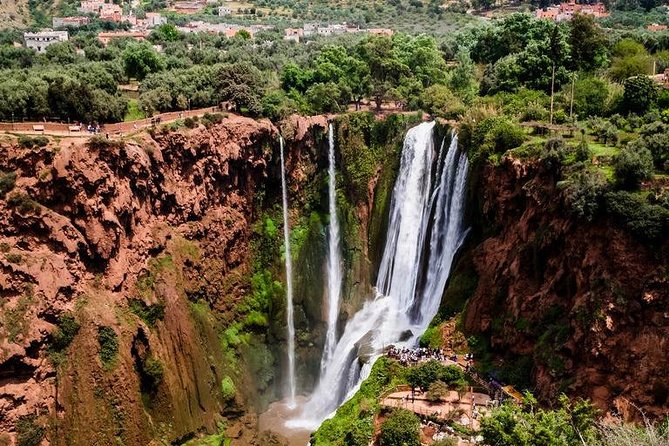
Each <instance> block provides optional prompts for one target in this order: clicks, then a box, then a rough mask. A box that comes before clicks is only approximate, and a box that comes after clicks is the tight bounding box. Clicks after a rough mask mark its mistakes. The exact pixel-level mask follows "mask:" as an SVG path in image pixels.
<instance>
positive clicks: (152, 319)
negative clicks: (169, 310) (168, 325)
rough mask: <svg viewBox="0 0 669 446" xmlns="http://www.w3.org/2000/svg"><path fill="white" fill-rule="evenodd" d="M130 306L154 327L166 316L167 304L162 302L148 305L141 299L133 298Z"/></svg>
mask: <svg viewBox="0 0 669 446" xmlns="http://www.w3.org/2000/svg"><path fill="white" fill-rule="evenodd" d="M129 307H130V311H132V313H133V314H135V315H136V316H137V317H139V318H140V319H141V320H143V321H144V322H146V324H147V325H148V326H149V327H154V326H155V325H156V322H158V321H162V320H163V318H164V317H165V304H164V303H162V302H159V303H156V304H152V305H147V304H146V303H145V302H144V301H143V300H141V299H131V300H130V303H129Z"/></svg>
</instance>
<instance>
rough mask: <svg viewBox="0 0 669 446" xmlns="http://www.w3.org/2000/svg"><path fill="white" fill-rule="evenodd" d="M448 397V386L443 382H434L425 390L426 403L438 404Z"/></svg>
mask: <svg viewBox="0 0 669 446" xmlns="http://www.w3.org/2000/svg"><path fill="white" fill-rule="evenodd" d="M447 396H448V386H447V385H446V383H445V382H443V381H435V382H433V383H432V384H430V387H429V388H428V389H427V395H426V398H427V400H428V401H430V402H433V403H438V402H439V401H441V400H443V399H444V398H446V397H447Z"/></svg>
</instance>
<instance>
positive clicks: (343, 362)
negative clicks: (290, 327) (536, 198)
mask: <svg viewBox="0 0 669 446" xmlns="http://www.w3.org/2000/svg"><path fill="white" fill-rule="evenodd" d="M433 134H434V123H422V124H420V125H418V126H416V127H414V128H412V129H410V130H409V131H408V132H407V134H406V137H405V140H404V147H403V149H402V157H401V161H400V170H399V173H398V176H397V180H396V182H395V187H394V189H393V193H392V199H391V208H390V209H391V210H390V215H389V222H388V232H387V236H386V244H385V248H384V253H383V257H382V260H381V264H380V268H379V275H378V280H377V284H376V289H377V295H376V297H375V298H374V299H373V300H370V301H368V302H366V303H365V305H364V306H363V308H362V309H361V310H360V311H359V312H358V313H356V314H355V315H354V316H353V317H352V318H351V319H350V320H349V321H348V323H347V324H346V327H345V328H344V331H343V333H342V335H341V338H340V339H339V340H338V342H336V345H335V346H334V349H333V351H332V353H331V354H329V356H328V358H327V360H326V361H325V360H324V362H323V364H322V373H321V376H320V380H319V382H318V385H317V387H316V389H315V390H314V392H313V393H312V395H311V396H310V397H309V400H308V401H306V403H305V404H304V406H303V407H302V410H301V413H300V414H299V415H298V417H297V418H295V419H291V420H289V421H288V422H287V423H286V426H288V427H290V428H302V429H310V430H313V429H315V428H317V427H318V426H319V425H320V423H321V422H322V421H323V420H324V419H326V418H327V417H328V416H330V415H331V414H332V413H333V412H334V411H335V410H336V409H337V407H339V405H340V404H341V403H342V402H343V401H345V399H346V398H347V397H349V396H350V395H351V394H352V393H353V392H354V391H355V390H356V389H357V388H358V386H359V385H360V383H361V382H362V381H363V380H364V379H365V378H366V377H367V376H368V375H369V372H370V370H371V366H372V364H373V362H374V359H375V358H376V357H378V356H379V355H380V354H381V353H382V352H383V349H384V348H385V347H387V346H388V345H391V344H395V345H413V344H414V343H415V342H416V339H417V337H418V336H420V335H421V334H422V333H423V332H424V331H425V329H426V328H427V325H428V324H429V322H430V320H431V319H432V318H433V317H434V315H435V314H436V312H437V310H438V307H439V302H440V300H441V296H442V294H443V291H444V287H445V285H446V281H447V280H448V275H449V274H450V269H451V264H452V262H453V258H454V256H455V254H456V252H457V250H458V248H459V247H460V245H461V244H462V241H463V239H464V237H465V236H466V233H467V231H466V229H465V226H464V221H463V217H464V209H465V192H466V183H467V170H468V162H467V156H466V154H465V153H463V152H462V151H460V150H459V148H458V140H457V136H456V135H454V134H453V135H452V137H451V142H450V146H449V149H448V152H447V153H446V154H445V155H443V156H444V158H443V161H442V153H443V147H442V149H441V150H440V151H439V154H436V153H435V148H434V144H433ZM435 161H436V162H435ZM433 178H434V183H435V184H434V185H433V184H432V183H433ZM401 339H404V342H400V340H401ZM359 358H365V359H367V361H366V362H364V364H363V365H361V364H362V361H360V359H359Z"/></svg>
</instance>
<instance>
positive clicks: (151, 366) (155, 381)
mask: <svg viewBox="0 0 669 446" xmlns="http://www.w3.org/2000/svg"><path fill="white" fill-rule="evenodd" d="M142 371H143V376H144V377H145V378H146V384H147V386H148V387H149V389H151V390H155V389H156V388H157V387H158V386H159V385H160V383H161V382H162V381H163V375H164V374H165V369H164V368H163V363H162V362H160V360H159V359H156V358H154V357H153V356H150V357H149V358H148V359H147V360H146V361H144V363H143V364H142Z"/></svg>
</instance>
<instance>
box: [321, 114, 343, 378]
mask: <svg viewBox="0 0 669 446" xmlns="http://www.w3.org/2000/svg"><path fill="white" fill-rule="evenodd" d="M328 142H329V147H328V163H329V165H328V176H329V179H328V200H329V212H330V224H329V226H328V261H327V271H328V277H327V280H328V282H327V287H328V288H327V309H328V315H327V323H328V325H327V332H326V334H325V346H324V347H323V356H322V358H321V375H322V374H323V373H324V372H325V367H326V366H327V364H328V363H329V361H330V358H331V357H332V354H333V353H334V349H335V346H336V344H337V319H338V318H339V300H340V298H341V285H342V263H341V245H340V232H339V218H338V217H337V178H336V171H335V152H334V151H335V141H334V130H333V126H332V124H330V125H329V126H328Z"/></svg>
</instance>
